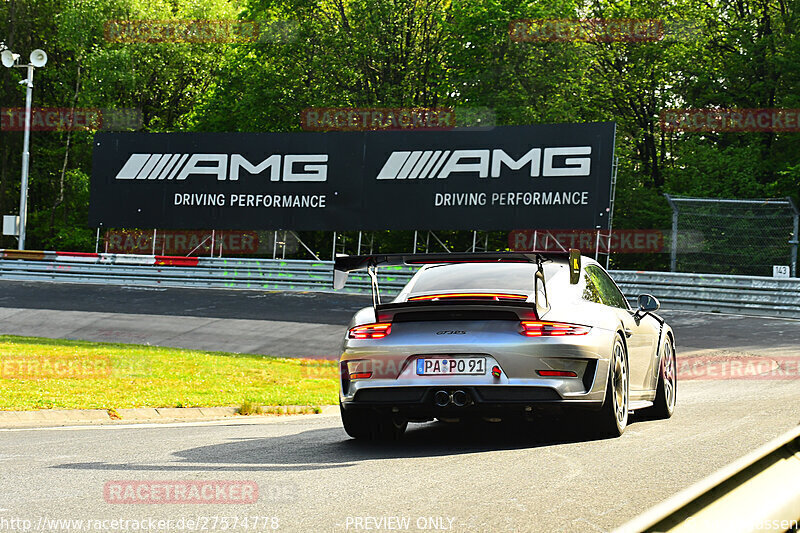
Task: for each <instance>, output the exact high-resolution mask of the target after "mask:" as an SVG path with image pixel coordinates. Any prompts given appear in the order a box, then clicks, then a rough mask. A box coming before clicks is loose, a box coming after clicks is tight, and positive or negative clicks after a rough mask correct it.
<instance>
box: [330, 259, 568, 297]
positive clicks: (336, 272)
mask: <svg viewBox="0 0 800 533" xmlns="http://www.w3.org/2000/svg"><path fill="white" fill-rule="evenodd" d="M553 259H561V260H566V261H567V262H568V264H569V271H570V272H569V282H570V283H571V284H573V285H574V284H576V283H578V281H579V279H580V271H581V253H580V250H576V249H570V250H569V252H472V253H438V254H375V255H342V256H338V257H336V259H335V260H334V264H333V288H334V289H341V288H342V287H344V286H345V284H346V283H347V277H348V273H349V272H353V271H355V270H366V271H367V272H368V274H369V276H370V279H371V280H372V300H373V305H378V304H380V292H379V290H378V275H377V269H378V267H381V266H396V265H432V264H443V263H495V262H496V263H533V264H536V265H539V271H538V272H537V273H536V277H537V280H539V281H540V282H541V283H542V286H543V287H544V291H545V298H546V297H547V288H546V287H545V284H544V274H543V273H542V263H543V262H544V261H547V260H553Z"/></svg>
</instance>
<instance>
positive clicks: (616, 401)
mask: <svg viewBox="0 0 800 533" xmlns="http://www.w3.org/2000/svg"><path fill="white" fill-rule="evenodd" d="M629 390H630V373H629V368H628V353H627V350H626V349H625V344H624V343H623V342H622V338H621V337H620V336H619V335H617V337H616V339H614V345H613V347H612V349H611V357H610V359H609V369H608V381H607V383H606V397H605V400H603V407H602V408H601V409H600V411H599V412H595V413H591V414H590V416H591V418H590V424H589V427H590V429H591V431H592V433H593V434H594V435H596V436H598V437H619V436H620V435H622V434H623V433H624V432H625V428H626V427H627V426H628V416H629V409H628V408H629V405H630V401H629V396H630V395H629Z"/></svg>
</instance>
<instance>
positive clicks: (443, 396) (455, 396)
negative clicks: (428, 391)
mask: <svg viewBox="0 0 800 533" xmlns="http://www.w3.org/2000/svg"><path fill="white" fill-rule="evenodd" d="M467 402H469V395H467V393H466V392H464V391H463V390H457V391H453V392H447V391H445V390H440V391H436V392H435V393H434V395H433V403H434V405H436V407H447V406H448V405H450V404H453V405H455V406H456V407H464V406H465V405H467Z"/></svg>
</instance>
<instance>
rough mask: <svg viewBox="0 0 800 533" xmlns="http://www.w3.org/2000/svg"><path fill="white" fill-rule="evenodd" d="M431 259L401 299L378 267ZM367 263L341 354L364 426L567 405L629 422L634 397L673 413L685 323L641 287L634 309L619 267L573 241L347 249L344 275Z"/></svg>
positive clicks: (352, 408) (367, 430)
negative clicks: (550, 248)
mask: <svg viewBox="0 0 800 533" xmlns="http://www.w3.org/2000/svg"><path fill="white" fill-rule="evenodd" d="M398 264H406V265H420V266H421V268H420V269H419V270H418V271H417V273H416V274H415V275H414V276H413V278H412V279H411V280H410V281H409V282H408V284H407V285H406V286H405V287H404V288H403V290H402V291H401V292H400V293H399V294H398V295H397V297H396V298H395V299H394V300H393V301H392V302H390V303H386V304H384V303H381V301H380V292H379V289H378V287H377V275H376V269H377V268H378V267H380V266H386V265H398ZM354 270H367V271H368V273H369V275H370V277H371V279H372V286H373V305H372V306H371V307H367V308H364V309H362V310H360V311H358V312H357V313H356V314H355V316H354V317H353V319H352V320H351V322H350V324H349V326H348V328H347V332H346V334H345V339H344V344H343V349H342V355H341V358H340V362H339V365H340V373H341V377H340V379H341V382H340V395H339V400H340V408H341V416H342V422H343V425H344V428H345V430H346V431H347V433H348V434H349V435H350V436H351V437H353V438H356V439H395V438H399V437H400V436H401V435H402V434H403V432H404V431H405V429H406V426H407V424H408V422H409V421H412V422H421V421H427V420H432V419H434V418H439V419H465V418H504V417H507V416H508V417H511V416H516V415H525V414H530V413H533V412H537V411H539V410H546V409H552V408H557V409H560V410H561V411H562V412H566V413H567V414H573V415H574V416H575V419H576V420H577V419H580V420H582V422H581V423H582V424H583V425H584V426H585V427H588V428H591V430H592V431H593V432H594V433H596V434H602V435H606V436H619V435H621V434H622V433H623V431H624V430H625V427H626V425H627V423H628V415H629V411H631V410H640V409H641V410H646V411H649V413H650V414H651V416H653V417H660V418H668V417H670V416H672V413H673V410H674V408H675V401H676V387H677V381H676V360H675V337H674V333H673V331H672V329H671V328H670V327H669V326H668V325H667V324H666V323H665V322H664V320H663V319H662V318H661V317H659V316H658V315H656V314H655V311H657V310H658V308H659V303H658V300H656V298H655V297H653V296H651V295H647V294H644V295H641V296H640V297H639V299H638V308H637V309H632V308H631V306H630V305H629V304H628V301H627V299H626V298H625V296H624V295H623V294H622V291H621V290H620V289H619V287H617V285H616V283H614V281H613V280H612V278H611V277H610V276H609V274H608V273H607V272H606V271H605V270H604V269H603V268H602V267H601V266H600V265H599V264H598V263H597V262H596V261H594V260H592V259H590V258H588V257H582V256H581V255H580V253H579V252H578V251H577V250H570V252H569V253H538V252H535V253H534V252H531V253H517V252H498V253H472V254H412V255H394V254H393V255H371V256H342V257H338V258H337V259H336V262H335V267H334V286H335V287H337V288H339V287H341V286H343V285H344V283H345V281H346V279H347V273H348V272H351V271H354Z"/></svg>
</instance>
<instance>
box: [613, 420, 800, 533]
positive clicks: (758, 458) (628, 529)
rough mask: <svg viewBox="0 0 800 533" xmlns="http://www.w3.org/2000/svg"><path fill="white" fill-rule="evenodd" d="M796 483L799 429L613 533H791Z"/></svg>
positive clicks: (799, 488) (798, 517) (796, 516)
mask: <svg viewBox="0 0 800 533" xmlns="http://www.w3.org/2000/svg"><path fill="white" fill-rule="evenodd" d="M798 480H800V426H798V427H796V428H794V429H792V430H790V431H788V432H787V433H785V434H783V435H781V436H780V437H778V438H777V439H775V440H773V441H772V442H769V443H767V444H765V445H764V446H762V447H761V448H759V449H757V450H755V451H753V452H752V453H750V454H748V455H746V456H745V457H742V458H741V459H739V460H738V461H736V462H734V463H732V464H731V465H729V466H727V467H724V468H723V469H721V470H719V471H717V472H715V473H714V474H711V475H710V476H709V477H707V478H705V479H704V480H702V481H700V482H698V483H696V484H695V485H693V486H691V487H689V488H688V489H686V490H684V491H682V492H680V493H678V494H676V495H675V496H673V497H672V498H670V499H668V500H666V501H665V502H663V503H661V504H659V505H657V506H655V507H653V508H652V509H650V510H648V511H645V512H644V513H643V514H641V515H639V516H638V517H636V518H634V519H633V520H631V521H630V522H628V523H627V524H625V525H623V526H621V527H620V528H618V529H617V530H616V531H615V533H639V532H662V531H664V532H666V531H668V532H698V533H705V532H707V531H787V530H797V529H798V523H799V522H800V482H798ZM792 528H794V529H792Z"/></svg>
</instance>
